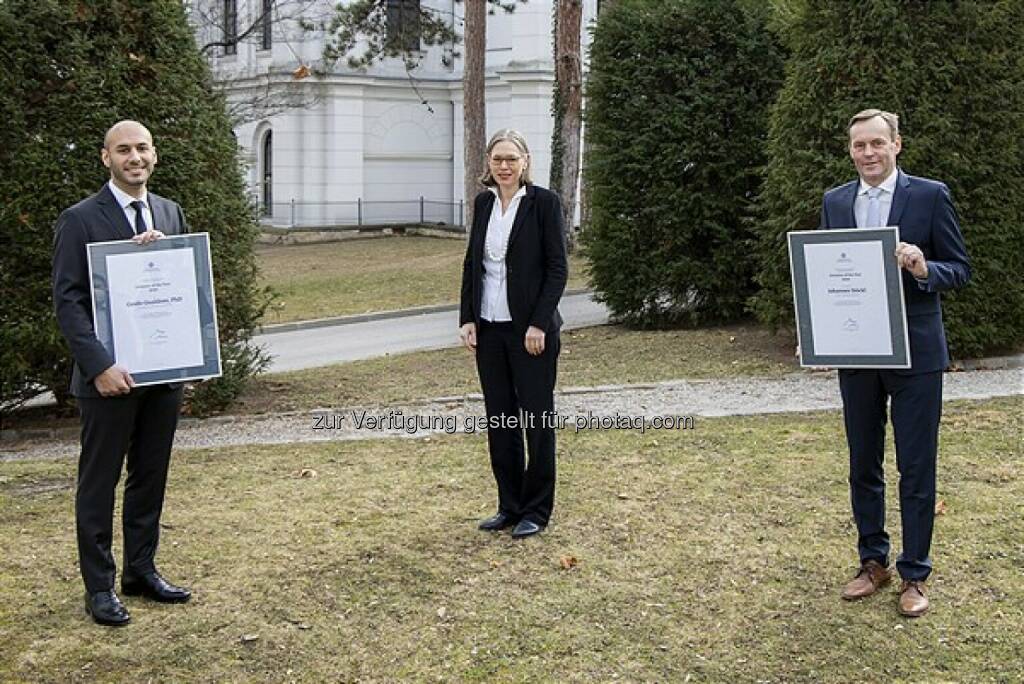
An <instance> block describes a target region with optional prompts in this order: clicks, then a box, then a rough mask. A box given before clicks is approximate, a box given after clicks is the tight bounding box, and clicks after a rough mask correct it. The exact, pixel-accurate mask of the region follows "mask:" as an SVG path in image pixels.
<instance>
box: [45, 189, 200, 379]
mask: <svg viewBox="0 0 1024 684" xmlns="http://www.w3.org/2000/svg"><path fill="white" fill-rule="evenodd" d="M149 205H150V211H151V212H152V214H153V228H154V229H156V230H159V231H162V232H163V233H164V234H165V235H178V234H181V233H187V232H188V224H186V223H185V214H184V213H183V212H182V210H181V207H180V206H178V204H177V203H175V202H172V201H171V200H168V199H164V198H163V197H160V196H159V195H155V194H153V193H152V192H150V193H149ZM54 231H55V234H54V238H53V306H54V310H55V311H56V314H57V324H58V325H59V326H60V329H61V332H62V333H64V339H66V340H67V342H68V346H69V347H70V348H71V356H72V357H73V358H74V360H75V363H74V368H73V369H72V371H71V387H70V391H71V395H72V396H75V397H99V396H100V393H99V392H98V391H97V390H96V386H95V385H94V384H93V380H94V379H95V377H96V376H97V375H99V374H100V373H102V372H103V371H105V370H106V369H108V368H110V367H111V366H112V365H114V359H113V358H112V357H111V356H110V353H109V352H107V350H106V348H104V346H103V344H101V343H100V341H99V338H97V337H96V332H95V330H94V328H93V320H92V318H93V315H92V295H91V290H90V287H89V259H88V255H87V252H86V247H85V246H86V244H88V243H90V242H108V241H112V240H128V239H130V238H131V237H132V236H133V235H135V230H134V229H133V228H132V226H131V224H130V223H128V218H127V217H126V216H125V214H124V211H123V210H122V209H121V206H120V205H119V204H118V203H117V199H115V198H114V193H112V192H111V191H110V187H109V186H108V185H107V184H104V185H103V188H102V189H101V190H100V191H99V192H97V193H96V194H95V195H92V196H91V197H87V198H86V199H84V200H82V201H81V202H79V203H78V204H76V205H74V206H73V207H70V208H68V209H65V210H64V211H63V212H62V213H61V215H60V216H59V217H58V218H57V225H56V228H55V229H54Z"/></svg>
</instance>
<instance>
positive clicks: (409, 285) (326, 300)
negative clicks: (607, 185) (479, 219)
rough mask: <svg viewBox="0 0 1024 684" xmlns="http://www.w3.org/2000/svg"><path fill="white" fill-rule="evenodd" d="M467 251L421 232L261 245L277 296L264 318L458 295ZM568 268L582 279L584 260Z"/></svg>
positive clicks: (266, 278)
mask: <svg viewBox="0 0 1024 684" xmlns="http://www.w3.org/2000/svg"><path fill="white" fill-rule="evenodd" d="M465 253H466V243H465V241H463V240H457V239H452V238H431V237H420V236H394V237H385V238H367V239H354V240H345V241H342V242H328V243H322V244H309V245H289V246H272V247H270V246H263V247H260V248H258V249H257V251H256V258H257V260H258V262H259V265H260V269H261V271H262V283H263V284H264V285H269V286H270V287H271V288H273V289H274V291H275V292H277V293H278V295H279V297H278V299H277V301H276V302H275V303H274V304H273V305H272V307H271V309H270V310H269V311H268V312H267V316H266V317H265V318H264V321H263V323H264V324H273V323H284V322H287V321H302V320H309V319H313V318H327V317H330V316H344V315H348V314H361V313H367V312H371V311H389V310H392V309H405V308H409V307H414V306H426V305H428V304H446V303H455V302H458V300H459V288H460V285H461V282H462V260H463V257H464V256H465ZM569 273H570V280H569V287H570V288H579V287H584V286H585V274H584V262H583V261H582V259H580V258H579V257H577V256H573V257H570V260H569Z"/></svg>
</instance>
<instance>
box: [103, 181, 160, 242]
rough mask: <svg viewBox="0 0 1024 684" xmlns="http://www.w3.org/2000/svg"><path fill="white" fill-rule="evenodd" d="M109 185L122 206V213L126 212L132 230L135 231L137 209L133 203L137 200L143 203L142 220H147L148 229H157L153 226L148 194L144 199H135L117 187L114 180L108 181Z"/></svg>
mask: <svg viewBox="0 0 1024 684" xmlns="http://www.w3.org/2000/svg"><path fill="white" fill-rule="evenodd" d="M107 185H108V186H110V192H112V193H114V199H116V200H117V203H118V204H120V205H121V211H123V212H124V216H125V218H126V219H128V225H129V226H131V227H132V230H135V207H133V206H132V202H134V201H135V200H136V199H140V200H141V201H142V218H144V219H145V220H146V227H147V228H149V229H150V230H153V229H154V228H156V226H154V225H153V209H152V208H151V207H150V206H149V193H148V192H146V193H143V195H142V197H139V198H135V197H132V196H131V195H129V194H128V193H127V192H125V191H124V190H122V189H121V188H119V187H117V185H115V184H114V181H113V180H110V181H108V182H107Z"/></svg>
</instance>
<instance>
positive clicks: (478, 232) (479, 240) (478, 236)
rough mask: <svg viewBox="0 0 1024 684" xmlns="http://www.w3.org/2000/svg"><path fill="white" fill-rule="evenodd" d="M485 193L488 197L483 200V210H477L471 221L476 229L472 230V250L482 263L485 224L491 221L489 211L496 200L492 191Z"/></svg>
mask: <svg viewBox="0 0 1024 684" xmlns="http://www.w3.org/2000/svg"><path fill="white" fill-rule="evenodd" d="M487 194H488V195H490V197H488V198H486V200H485V201H484V206H482V207H481V209H482V210H483V211H481V212H479V215H474V216H473V223H475V224H476V229H475V230H474V231H473V232H474V233H475V235H474V236H473V237H474V239H475V240H476V244H475V245H473V250H474V252H475V253H476V260H477V263H478V264H483V263H484V243H486V242H487V224H488V223H490V221H491V212H492V211H494V203H495V201H497V197H495V195H494V193H493V192H489V193H487Z"/></svg>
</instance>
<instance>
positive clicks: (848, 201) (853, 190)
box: [840, 180, 860, 227]
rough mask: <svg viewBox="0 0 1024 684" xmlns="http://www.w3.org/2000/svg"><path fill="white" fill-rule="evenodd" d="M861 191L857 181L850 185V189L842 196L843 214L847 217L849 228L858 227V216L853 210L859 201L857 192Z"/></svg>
mask: <svg viewBox="0 0 1024 684" xmlns="http://www.w3.org/2000/svg"><path fill="white" fill-rule="evenodd" d="M858 190H860V181H859V180H856V181H854V182H852V183H850V188H849V190H847V191H846V192H844V193H843V194H842V195H841V198H840V199H841V200H842V202H843V213H844V214H845V215H846V220H847V221H848V223H847V224H846V225H848V226H853V227H856V226H857V214H856V212H854V210H853V204H854V202H856V201H857V191H858Z"/></svg>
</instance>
